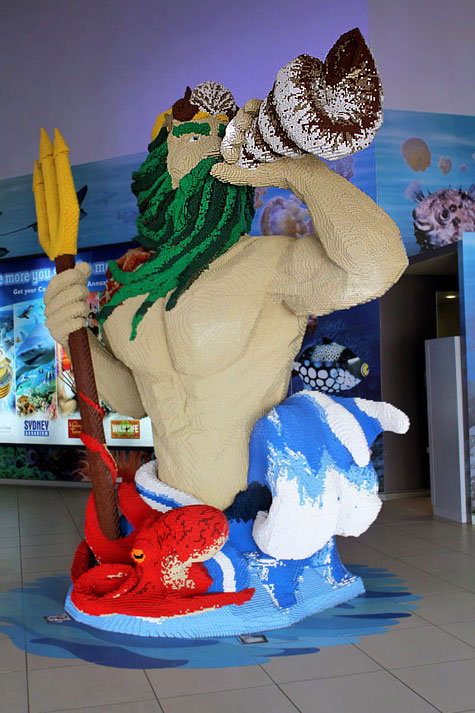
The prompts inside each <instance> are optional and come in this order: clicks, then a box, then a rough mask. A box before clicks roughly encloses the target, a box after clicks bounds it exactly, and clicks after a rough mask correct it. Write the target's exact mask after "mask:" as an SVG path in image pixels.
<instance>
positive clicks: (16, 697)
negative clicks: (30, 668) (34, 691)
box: [0, 671, 28, 713]
mask: <svg viewBox="0 0 475 713" xmlns="http://www.w3.org/2000/svg"><path fill="white" fill-rule="evenodd" d="M0 713H28V695H27V688H26V673H25V671H13V672H12V673H0Z"/></svg>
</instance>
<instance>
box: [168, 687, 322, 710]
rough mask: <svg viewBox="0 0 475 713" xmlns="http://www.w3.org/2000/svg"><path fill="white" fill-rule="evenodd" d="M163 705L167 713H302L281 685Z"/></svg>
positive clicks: (174, 700) (201, 695)
mask: <svg viewBox="0 0 475 713" xmlns="http://www.w3.org/2000/svg"><path fill="white" fill-rule="evenodd" d="M160 704H161V706H162V708H163V710H164V713H298V710H297V708H295V706H294V705H292V703H290V701H289V700H288V699H287V698H286V697H285V695H284V694H283V693H282V691H280V690H279V688H278V687H277V686H261V687H259V688H249V689H247V690H246V689H239V690H235V691H221V692H219V693H202V694H200V695H196V696H183V697H181V698H165V699H162V700H161V701H160ZM333 713H335V711H333Z"/></svg>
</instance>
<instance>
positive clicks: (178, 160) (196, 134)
mask: <svg viewBox="0 0 475 713" xmlns="http://www.w3.org/2000/svg"><path fill="white" fill-rule="evenodd" d="M220 125H221V126H222V125H223V122H222V120H220V119H215V118H213V117H208V118H206V119H199V120H197V121H184V122H179V121H174V122H173V125H172V129H171V131H170V134H169V136H168V140H167V142H168V158H167V168H168V172H169V174H170V177H171V179H172V188H173V189H175V188H178V185H179V183H180V181H181V179H182V178H183V176H186V174H187V173H189V172H190V171H191V170H192V169H193V168H195V166H197V165H198V164H199V162H200V161H202V160H203V159H204V158H209V157H210V156H219V148H220V146H221V141H222V139H221V137H220V136H219V135H218V131H219V126H220ZM221 131H222V130H221Z"/></svg>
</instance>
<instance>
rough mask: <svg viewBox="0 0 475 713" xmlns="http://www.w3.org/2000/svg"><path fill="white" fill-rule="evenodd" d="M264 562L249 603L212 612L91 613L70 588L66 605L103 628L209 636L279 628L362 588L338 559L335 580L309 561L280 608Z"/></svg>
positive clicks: (256, 573)
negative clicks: (154, 615)
mask: <svg viewBox="0 0 475 713" xmlns="http://www.w3.org/2000/svg"><path fill="white" fill-rule="evenodd" d="M333 553H334V558H335V557H338V555H337V553H336V549H335V548H334V549H333ZM271 559H272V558H268V561H269V562H270V560H271ZM338 561H339V558H338ZM271 566H272V565H271ZM265 567H266V565H265V562H264V561H262V562H261V563H260V564H259V565H258V566H256V565H254V566H253V567H252V569H251V576H250V582H249V586H251V587H254V588H255V593H254V596H253V597H252V599H251V600H250V601H249V602H246V603H245V604H242V605H240V606H237V605H236V604H232V605H230V606H226V607H222V608H221V609H214V610H212V611H203V612H197V613H195V614H187V615H186V616H174V617H162V618H157V619H152V618H150V617H140V616H126V615H123V614H111V615H103V616H91V615H89V614H84V613H83V612H81V611H79V610H78V609H77V608H76V607H75V606H74V604H73V603H72V602H71V589H72V588H71V589H70V590H69V592H68V596H67V599H66V604H65V609H66V611H67V613H68V614H69V615H70V616H71V617H73V619H75V620H76V621H79V622H81V623H84V624H88V625H89V626H93V627H95V628H98V629H104V630H106V631H114V632H119V633H122V634H130V635H135V636H158V637H173V638H178V639H179V638H209V637H210V636H211V637H214V636H219V637H222V636H238V635H240V634H255V633H258V632H262V631H271V630H274V629H283V628H286V627H289V626H291V625H292V624H295V623H297V622H298V621H301V620H302V619H304V618H305V617H307V616H309V615H310V614H316V613H317V612H321V611H323V610H324V609H329V608H330V607H334V606H337V605H338V604H343V603H344V602H347V601H349V600H351V599H354V598H355V597H357V596H358V595H360V594H363V593H364V591H365V588H364V585H363V581H362V579H361V578H360V577H357V576H355V575H352V574H350V573H349V572H348V571H347V570H346V569H345V568H344V567H343V565H341V563H339V569H341V572H342V574H343V572H344V573H345V574H343V577H342V579H341V580H340V581H339V582H336V581H334V580H333V581H331V579H332V578H331V576H330V577H329V576H328V573H327V576H324V573H323V571H322V570H323V569H324V567H322V566H320V567H316V568H312V567H311V566H307V567H306V568H305V569H304V570H303V571H302V572H301V573H300V575H299V577H298V579H299V583H298V591H297V592H296V593H295V602H294V603H293V604H289V605H288V606H286V607H280V606H279V605H278V603H277V602H276V601H273V591H272V589H273V587H272V584H270V585H269V584H266V583H264V582H263V581H262V579H261V576H262V569H265ZM259 569H261V572H259ZM274 599H275V597H274Z"/></svg>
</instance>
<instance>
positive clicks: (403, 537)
mask: <svg viewBox="0 0 475 713" xmlns="http://www.w3.org/2000/svg"><path fill="white" fill-rule="evenodd" d="M359 539H360V540H361V542H362V544H365V545H368V546H370V547H373V548H374V549H376V550H378V551H380V552H384V554H386V555H389V556H390V557H394V556H396V557H398V556H400V554H401V552H408V553H410V554H411V556H413V557H426V556H427V555H431V556H434V555H435V554H437V555H444V554H445V555H446V554H447V553H449V552H450V550H449V549H448V548H446V547H441V546H440V545H436V544H434V543H433V542H430V541H429V540H421V539H420V538H419V537H414V536H413V535H409V534H407V533H406V532H403V531H402V530H396V529H395V528H393V527H384V526H381V527H378V528H374V530H371V529H370V530H368V531H367V532H365V533H364V534H363V535H361V536H360V538H359Z"/></svg>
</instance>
